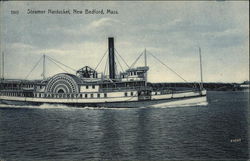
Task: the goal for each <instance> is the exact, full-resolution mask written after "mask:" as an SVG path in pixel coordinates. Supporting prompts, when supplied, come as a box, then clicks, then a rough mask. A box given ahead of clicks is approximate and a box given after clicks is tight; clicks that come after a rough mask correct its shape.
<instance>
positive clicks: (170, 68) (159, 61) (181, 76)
mask: <svg viewBox="0 0 250 161" xmlns="http://www.w3.org/2000/svg"><path fill="white" fill-rule="evenodd" d="M147 52H148V51H147ZM148 53H149V54H150V55H151V56H153V57H154V58H155V59H156V60H158V61H159V62H160V63H161V64H162V65H164V66H165V67H167V68H168V69H169V70H170V71H172V72H173V73H175V74H176V75H177V76H178V77H179V78H181V79H182V80H183V81H185V82H188V81H186V80H185V79H184V78H183V77H182V76H180V75H179V74H178V73H177V72H175V71H174V70H173V69H172V68H170V67H169V66H167V65H166V64H165V63H163V62H162V61H161V60H160V59H158V58H157V57H155V56H154V55H153V54H152V53H151V52H148Z"/></svg>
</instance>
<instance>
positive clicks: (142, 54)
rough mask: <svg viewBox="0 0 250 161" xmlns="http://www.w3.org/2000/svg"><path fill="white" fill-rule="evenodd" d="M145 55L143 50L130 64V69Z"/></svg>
mask: <svg viewBox="0 0 250 161" xmlns="http://www.w3.org/2000/svg"><path fill="white" fill-rule="evenodd" d="M142 55H143V52H142V53H141V54H140V55H139V56H138V58H137V59H136V60H135V61H134V63H133V64H132V65H131V66H130V68H129V69H131V68H132V67H133V66H134V65H135V64H136V63H137V61H138V60H139V59H140V57H141V56H142Z"/></svg>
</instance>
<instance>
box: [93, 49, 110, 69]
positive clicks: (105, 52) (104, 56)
mask: <svg viewBox="0 0 250 161" xmlns="http://www.w3.org/2000/svg"><path fill="white" fill-rule="evenodd" d="M107 53H108V50H106V52H105V53H104V55H103V56H102V58H101V60H100V61H99V63H98V64H97V66H96V67H95V69H94V70H95V71H96V70H97V68H98V66H99V65H100V64H101V62H102V60H103V58H104V57H105V55H106V54H107Z"/></svg>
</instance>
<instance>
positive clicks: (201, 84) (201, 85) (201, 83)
mask: <svg viewBox="0 0 250 161" xmlns="http://www.w3.org/2000/svg"><path fill="white" fill-rule="evenodd" d="M199 55H200V73H201V82H200V90H202V89H203V76H202V58H201V48H200V47H199Z"/></svg>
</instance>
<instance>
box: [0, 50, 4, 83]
mask: <svg viewBox="0 0 250 161" xmlns="http://www.w3.org/2000/svg"><path fill="white" fill-rule="evenodd" d="M1 74H2V75H1V77H2V79H3V80H4V52H2V71H1Z"/></svg>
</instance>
